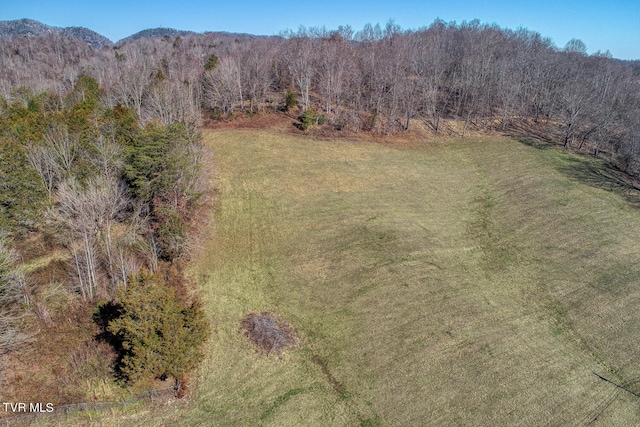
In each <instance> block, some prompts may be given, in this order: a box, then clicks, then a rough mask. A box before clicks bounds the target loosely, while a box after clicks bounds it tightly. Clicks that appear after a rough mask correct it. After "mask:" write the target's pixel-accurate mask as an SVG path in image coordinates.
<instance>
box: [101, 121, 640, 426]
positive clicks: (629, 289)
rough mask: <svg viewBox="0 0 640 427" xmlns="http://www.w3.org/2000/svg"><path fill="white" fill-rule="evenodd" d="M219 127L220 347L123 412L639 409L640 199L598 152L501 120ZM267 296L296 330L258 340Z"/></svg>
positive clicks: (540, 417) (506, 413)
mask: <svg viewBox="0 0 640 427" xmlns="http://www.w3.org/2000/svg"><path fill="white" fill-rule="evenodd" d="M205 138H206V141H207V143H208V144H210V146H211V147H212V149H213V150H214V152H215V157H216V168H217V170H218V172H217V178H216V186H217V189H218V190H219V196H218V201H217V209H216V212H215V218H214V221H213V233H212V236H213V238H212V240H211V241H210V242H209V243H208V247H207V249H206V250H205V251H203V253H202V254H201V255H200V256H199V259H197V260H196V264H197V265H196V266H195V267H194V274H195V275H196V277H197V278H198V280H199V282H200V284H201V293H202V296H203V299H204V301H205V304H206V307H207V310H208V313H209V316H210V319H211V322H212V324H213V326H214V333H213V336H212V339H211V341H210V342H209V343H208V345H207V358H206V360H205V361H204V362H203V364H202V366H201V369H200V371H199V373H198V375H197V377H198V381H197V384H194V387H195V393H194V395H193V398H192V401H191V402H190V404H189V405H188V406H179V407H176V408H174V407H167V408H164V409H160V410H156V409H154V410H153V412H151V411H149V410H145V409H140V411H138V412H134V413H133V414H130V415H128V416H127V415H126V414H122V413H119V414H116V415H117V418H116V416H114V420H115V419H119V420H120V421H118V422H115V421H114V423H115V424H121V425H178V424H179V425H187V426H188V425H193V426H209V425H219V426H232V425H238V426H245V425H246V426H249V425H250V426H254V425H264V426H302V425H304V426H334V425H335V426H340V425H347V426H352V425H355V426H358V425H360V426H377V425H379V426H426V425H432V426H450V425H461V426H501V425H502V426H514V425H520V426H566V425H575V426H578V425H599V426H616V425H619V426H629V425H640V401H639V398H638V397H637V396H636V395H634V393H640V358H639V357H638V355H639V353H640V351H639V350H640V333H639V331H640V312H639V310H638V307H639V303H640V262H639V261H640V245H639V244H638V242H640V227H639V226H638V224H640V210H639V208H638V206H637V205H636V203H635V202H633V201H631V199H632V197H631V196H630V195H629V194H623V192H622V191H620V188H621V187H620V185H618V184H619V183H618V182H617V181H616V180H615V178H613V177H612V175H611V174H610V173H609V172H608V171H607V170H606V168H604V166H602V165H601V164H600V163H598V162H596V161H592V160H588V159H583V158H579V157H575V156H573V155H570V154H565V153H561V152H558V151H557V150H555V149H547V150H543V149H539V148H534V147H531V146H527V145H526V144H522V143H519V142H516V141H514V140H510V139H500V138H489V137H487V138H483V139H482V140H481V139H466V140H464V141H461V142H446V143H435V142H434V143H425V144H424V145H415V146H405V147H396V146H392V145H384V144H376V143H367V142H344V141H330V142H329V141H319V140H313V139H303V138H296V137H294V136H287V135H284V134H277V133H269V132H266V131H257V130H253V131H248V130H245V131H238V130H235V131H215V132H209V133H206V134H205ZM609 188H613V189H614V191H610V190H609ZM261 311H272V312H275V313H277V314H278V315H279V316H280V317H281V318H283V319H286V320H287V321H289V322H290V323H291V324H292V325H293V326H294V328H295V329H296V331H297V333H298V335H299V336H300V338H301V344H300V345H299V347H298V348H296V349H294V350H290V351H288V352H287V353H286V354H284V356H283V357H282V358H278V357H275V356H266V355H264V354H260V353H258V352H256V351H255V350H254V349H253V347H252V346H251V344H250V343H249V342H248V340H247V339H246V338H245V337H244V336H243V335H242V334H241V332H240V324H241V321H242V318H243V317H244V316H245V315H247V314H249V313H252V312H261ZM103 421H104V419H103Z"/></svg>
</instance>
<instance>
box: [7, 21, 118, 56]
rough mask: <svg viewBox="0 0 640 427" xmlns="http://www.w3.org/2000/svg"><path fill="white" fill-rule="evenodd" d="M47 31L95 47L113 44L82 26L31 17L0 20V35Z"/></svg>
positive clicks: (45, 32)
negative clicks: (55, 23)
mask: <svg viewBox="0 0 640 427" xmlns="http://www.w3.org/2000/svg"><path fill="white" fill-rule="evenodd" d="M47 33H57V34H61V35H64V36H68V37H76V38H79V39H81V40H83V41H84V42H85V43H87V44H89V45H90V46H92V47H93V48H95V49H99V48H101V47H103V46H111V45H113V42H112V41H111V40H109V39H108V38H106V37H104V36H103V35H101V34H98V33H96V32H95V31H93V30H90V29H88V28H84V27H66V28H60V27H52V26H49V25H45V24H43V23H42V22H38V21H34V20H33V19H19V20H14V21H0V37H15V36H39V35H42V34H47Z"/></svg>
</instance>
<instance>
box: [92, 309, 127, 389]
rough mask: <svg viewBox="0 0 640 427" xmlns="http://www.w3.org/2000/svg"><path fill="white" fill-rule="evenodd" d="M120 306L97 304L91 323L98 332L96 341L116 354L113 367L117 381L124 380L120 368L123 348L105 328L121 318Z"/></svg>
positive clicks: (120, 342) (117, 339) (118, 340)
mask: <svg viewBox="0 0 640 427" xmlns="http://www.w3.org/2000/svg"><path fill="white" fill-rule="evenodd" d="M121 313H122V305H120V304H118V303H115V302H113V301H108V302H103V303H99V304H98V306H97V308H96V310H95V311H94V313H93V323H95V324H96V325H97V326H98V328H99V329H100V332H99V333H98V334H97V335H96V336H95V339H96V341H102V342H106V343H107V344H109V345H110V346H111V347H112V348H113V350H114V351H115V352H116V354H117V355H118V357H117V358H116V361H115V363H114V366H113V370H114V373H115V376H116V378H117V379H118V380H121V381H122V380H124V377H123V376H122V372H121V370H120V367H121V366H122V358H123V356H124V348H123V347H122V340H120V339H119V338H118V337H117V336H116V335H115V334H113V333H112V332H110V331H109V330H108V329H107V327H108V326H109V323H110V322H111V321H112V320H114V319H117V318H118V317H120V316H121Z"/></svg>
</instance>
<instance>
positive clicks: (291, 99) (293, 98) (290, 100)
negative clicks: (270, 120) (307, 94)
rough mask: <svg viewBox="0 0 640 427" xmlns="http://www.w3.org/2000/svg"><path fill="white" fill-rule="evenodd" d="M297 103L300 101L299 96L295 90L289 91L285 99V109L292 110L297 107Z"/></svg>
mask: <svg viewBox="0 0 640 427" xmlns="http://www.w3.org/2000/svg"><path fill="white" fill-rule="evenodd" d="M297 103H298V96H297V95H296V94H295V92H291V91H288V92H287V95H286V96H285V100H284V110H285V111H290V110H292V109H293V108H295V106H296V104H297Z"/></svg>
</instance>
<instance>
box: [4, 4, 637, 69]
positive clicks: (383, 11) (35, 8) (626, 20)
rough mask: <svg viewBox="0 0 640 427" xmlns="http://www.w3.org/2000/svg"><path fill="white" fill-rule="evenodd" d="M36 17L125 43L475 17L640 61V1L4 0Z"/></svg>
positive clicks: (11, 9) (7, 11)
mask: <svg viewBox="0 0 640 427" xmlns="http://www.w3.org/2000/svg"><path fill="white" fill-rule="evenodd" d="M21 18H30V19H35V20H37V21H40V22H42V23H44V24H47V25H52V26H58V27H67V26H82V27H87V28H90V29H92V30H94V31H97V32H98V33H100V34H102V35H103V36H106V37H107V38H109V39H111V40H112V41H114V42H115V41H118V40H120V39H122V38H125V37H127V36H129V35H132V34H134V33H136V32H138V31H141V30H144V29H147V28H156V27H169V28H176V29H179V30H191V31H196V32H204V31H229V32H238V33H250V34H258V35H275V34H279V33H280V32H282V31H283V30H287V29H290V30H297V29H298V28H299V27H300V26H305V27H321V26H324V27H326V28H327V29H329V30H331V29H336V28H337V27H338V26H340V25H350V26H351V27H352V28H353V29H354V30H355V31H358V30H361V29H362V28H363V27H364V25H365V24H367V23H371V24H373V25H375V24H376V23H380V25H382V26H384V25H385V24H386V23H387V22H388V21H389V20H393V21H394V22H395V23H396V24H398V25H399V26H400V27H402V28H403V29H417V28H420V27H425V26H428V25H430V24H431V23H433V21H434V20H436V19H441V20H443V21H445V22H451V21H455V22H457V23H461V22H462V21H471V20H473V19H479V20H480V21H481V22H482V23H488V24H493V23H495V24H497V25H499V26H500V27H502V28H509V29H514V30H515V29H517V28H520V27H524V28H527V29H529V30H532V31H536V32H538V33H540V34H541V35H542V36H543V37H549V38H550V39H551V40H552V41H553V42H554V44H555V45H556V46H557V47H560V48H562V47H564V46H565V44H566V43H567V42H568V41H569V40H571V39H573V38H577V39H580V40H582V41H583V42H584V43H585V44H586V46H587V51H588V53H590V54H591V53H594V52H596V51H602V52H604V51H606V50H609V51H610V52H611V54H612V55H613V56H614V57H616V58H620V59H640V0H604V1H603V0H600V1H596V0H580V1H577V0H568V1H564V0H555V1H553V0H538V1H528V2H521V1H519V0H484V1H472V0H458V1H447V0H422V1H420V0H386V1H383V0H367V1H364V0H362V1H354V0H321V1H302V0H297V1H292V0H270V1H268V0H267V1H258V0H243V1H234V0H209V1H203V0H181V1H178V0H174V1H168V0H154V1H135V0H108V1H103V0H94V1H87V0H64V1H59V0H0V20H13V19H21Z"/></svg>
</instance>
